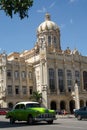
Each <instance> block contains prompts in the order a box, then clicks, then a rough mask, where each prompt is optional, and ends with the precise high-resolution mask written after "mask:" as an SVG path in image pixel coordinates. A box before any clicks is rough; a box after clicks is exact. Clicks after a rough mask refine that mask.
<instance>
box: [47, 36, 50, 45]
mask: <svg viewBox="0 0 87 130" xmlns="http://www.w3.org/2000/svg"><path fill="white" fill-rule="evenodd" d="M48 44H49V45H51V36H48Z"/></svg>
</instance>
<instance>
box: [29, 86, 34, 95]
mask: <svg viewBox="0 0 87 130" xmlns="http://www.w3.org/2000/svg"><path fill="white" fill-rule="evenodd" d="M29 91H30V95H32V94H33V87H30V89H29Z"/></svg>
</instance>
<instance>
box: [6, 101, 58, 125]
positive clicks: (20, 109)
mask: <svg viewBox="0 0 87 130" xmlns="http://www.w3.org/2000/svg"><path fill="white" fill-rule="evenodd" d="M6 118H7V119H8V118H9V119H10V123H11V124H13V123H15V121H27V123H28V124H33V123H34V122H38V121H39V122H40V121H46V122H47V123H48V124H52V123H53V120H55V119H56V113H55V111H54V110H50V109H47V108H43V107H40V104H39V103H38V102H19V103H17V104H16V105H15V106H14V108H13V109H12V110H11V111H9V112H8V113H7V114H6Z"/></svg>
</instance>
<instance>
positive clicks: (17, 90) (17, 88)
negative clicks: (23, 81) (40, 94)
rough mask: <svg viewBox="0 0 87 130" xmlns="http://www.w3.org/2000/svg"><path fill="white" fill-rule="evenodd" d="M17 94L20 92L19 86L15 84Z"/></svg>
mask: <svg viewBox="0 0 87 130" xmlns="http://www.w3.org/2000/svg"><path fill="white" fill-rule="evenodd" d="M15 94H19V86H15Z"/></svg>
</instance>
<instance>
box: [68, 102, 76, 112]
mask: <svg viewBox="0 0 87 130" xmlns="http://www.w3.org/2000/svg"><path fill="white" fill-rule="evenodd" d="M69 108H70V112H71V114H73V109H75V101H74V100H71V101H70V102H69Z"/></svg>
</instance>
